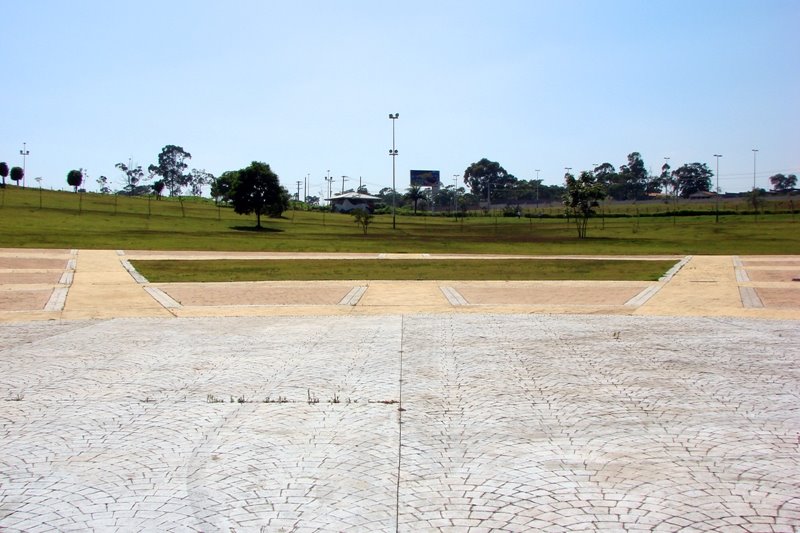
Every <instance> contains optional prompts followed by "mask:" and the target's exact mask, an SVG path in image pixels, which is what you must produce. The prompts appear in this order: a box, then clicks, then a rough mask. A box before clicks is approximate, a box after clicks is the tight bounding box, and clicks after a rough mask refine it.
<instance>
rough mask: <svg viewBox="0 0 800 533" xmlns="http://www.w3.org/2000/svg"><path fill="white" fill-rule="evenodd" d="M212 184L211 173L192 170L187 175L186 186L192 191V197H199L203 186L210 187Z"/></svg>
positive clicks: (212, 175)
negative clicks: (187, 181)
mask: <svg viewBox="0 0 800 533" xmlns="http://www.w3.org/2000/svg"><path fill="white" fill-rule="evenodd" d="M212 183H214V174H212V173H211V172H206V171H205V170H197V169H196V168H193V169H192V171H191V172H190V173H189V183H188V185H189V187H190V188H191V190H192V195H193V196H201V195H202V194H203V186H204V185H211V184H212Z"/></svg>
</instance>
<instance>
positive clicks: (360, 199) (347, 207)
mask: <svg viewBox="0 0 800 533" xmlns="http://www.w3.org/2000/svg"><path fill="white" fill-rule="evenodd" d="M325 201H327V202H329V203H330V206H331V211H333V212H336V213H349V212H350V211H353V210H355V209H365V210H367V211H369V212H370V213H371V212H372V211H374V210H375V204H377V203H378V202H380V201H381V198H379V197H378V196H372V195H369V194H362V193H360V192H346V193H343V194H337V195H335V196H332V197H331V198H325Z"/></svg>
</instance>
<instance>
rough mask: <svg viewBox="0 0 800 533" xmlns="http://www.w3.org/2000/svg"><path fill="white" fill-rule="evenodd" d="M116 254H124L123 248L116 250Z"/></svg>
mask: <svg viewBox="0 0 800 533" xmlns="http://www.w3.org/2000/svg"><path fill="white" fill-rule="evenodd" d="M117 255H120V256H122V255H125V250H117Z"/></svg>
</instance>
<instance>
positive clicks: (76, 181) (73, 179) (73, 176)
mask: <svg viewBox="0 0 800 533" xmlns="http://www.w3.org/2000/svg"><path fill="white" fill-rule="evenodd" d="M67 183H68V184H69V186H70V187H73V188H74V189H75V192H76V193H77V192H78V187H80V186H81V183H83V172H81V171H80V170H70V171H69V172H67Z"/></svg>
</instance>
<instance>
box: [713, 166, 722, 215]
mask: <svg viewBox="0 0 800 533" xmlns="http://www.w3.org/2000/svg"><path fill="white" fill-rule="evenodd" d="M714 157H716V158H717V190H716V191H715V192H716V193H717V194H716V195H715V199H716V202H715V204H716V206H715V207H716V209H715V211H716V217H715V220H714V222H717V223H718V222H719V158H720V157H722V155H721V154H714Z"/></svg>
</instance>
